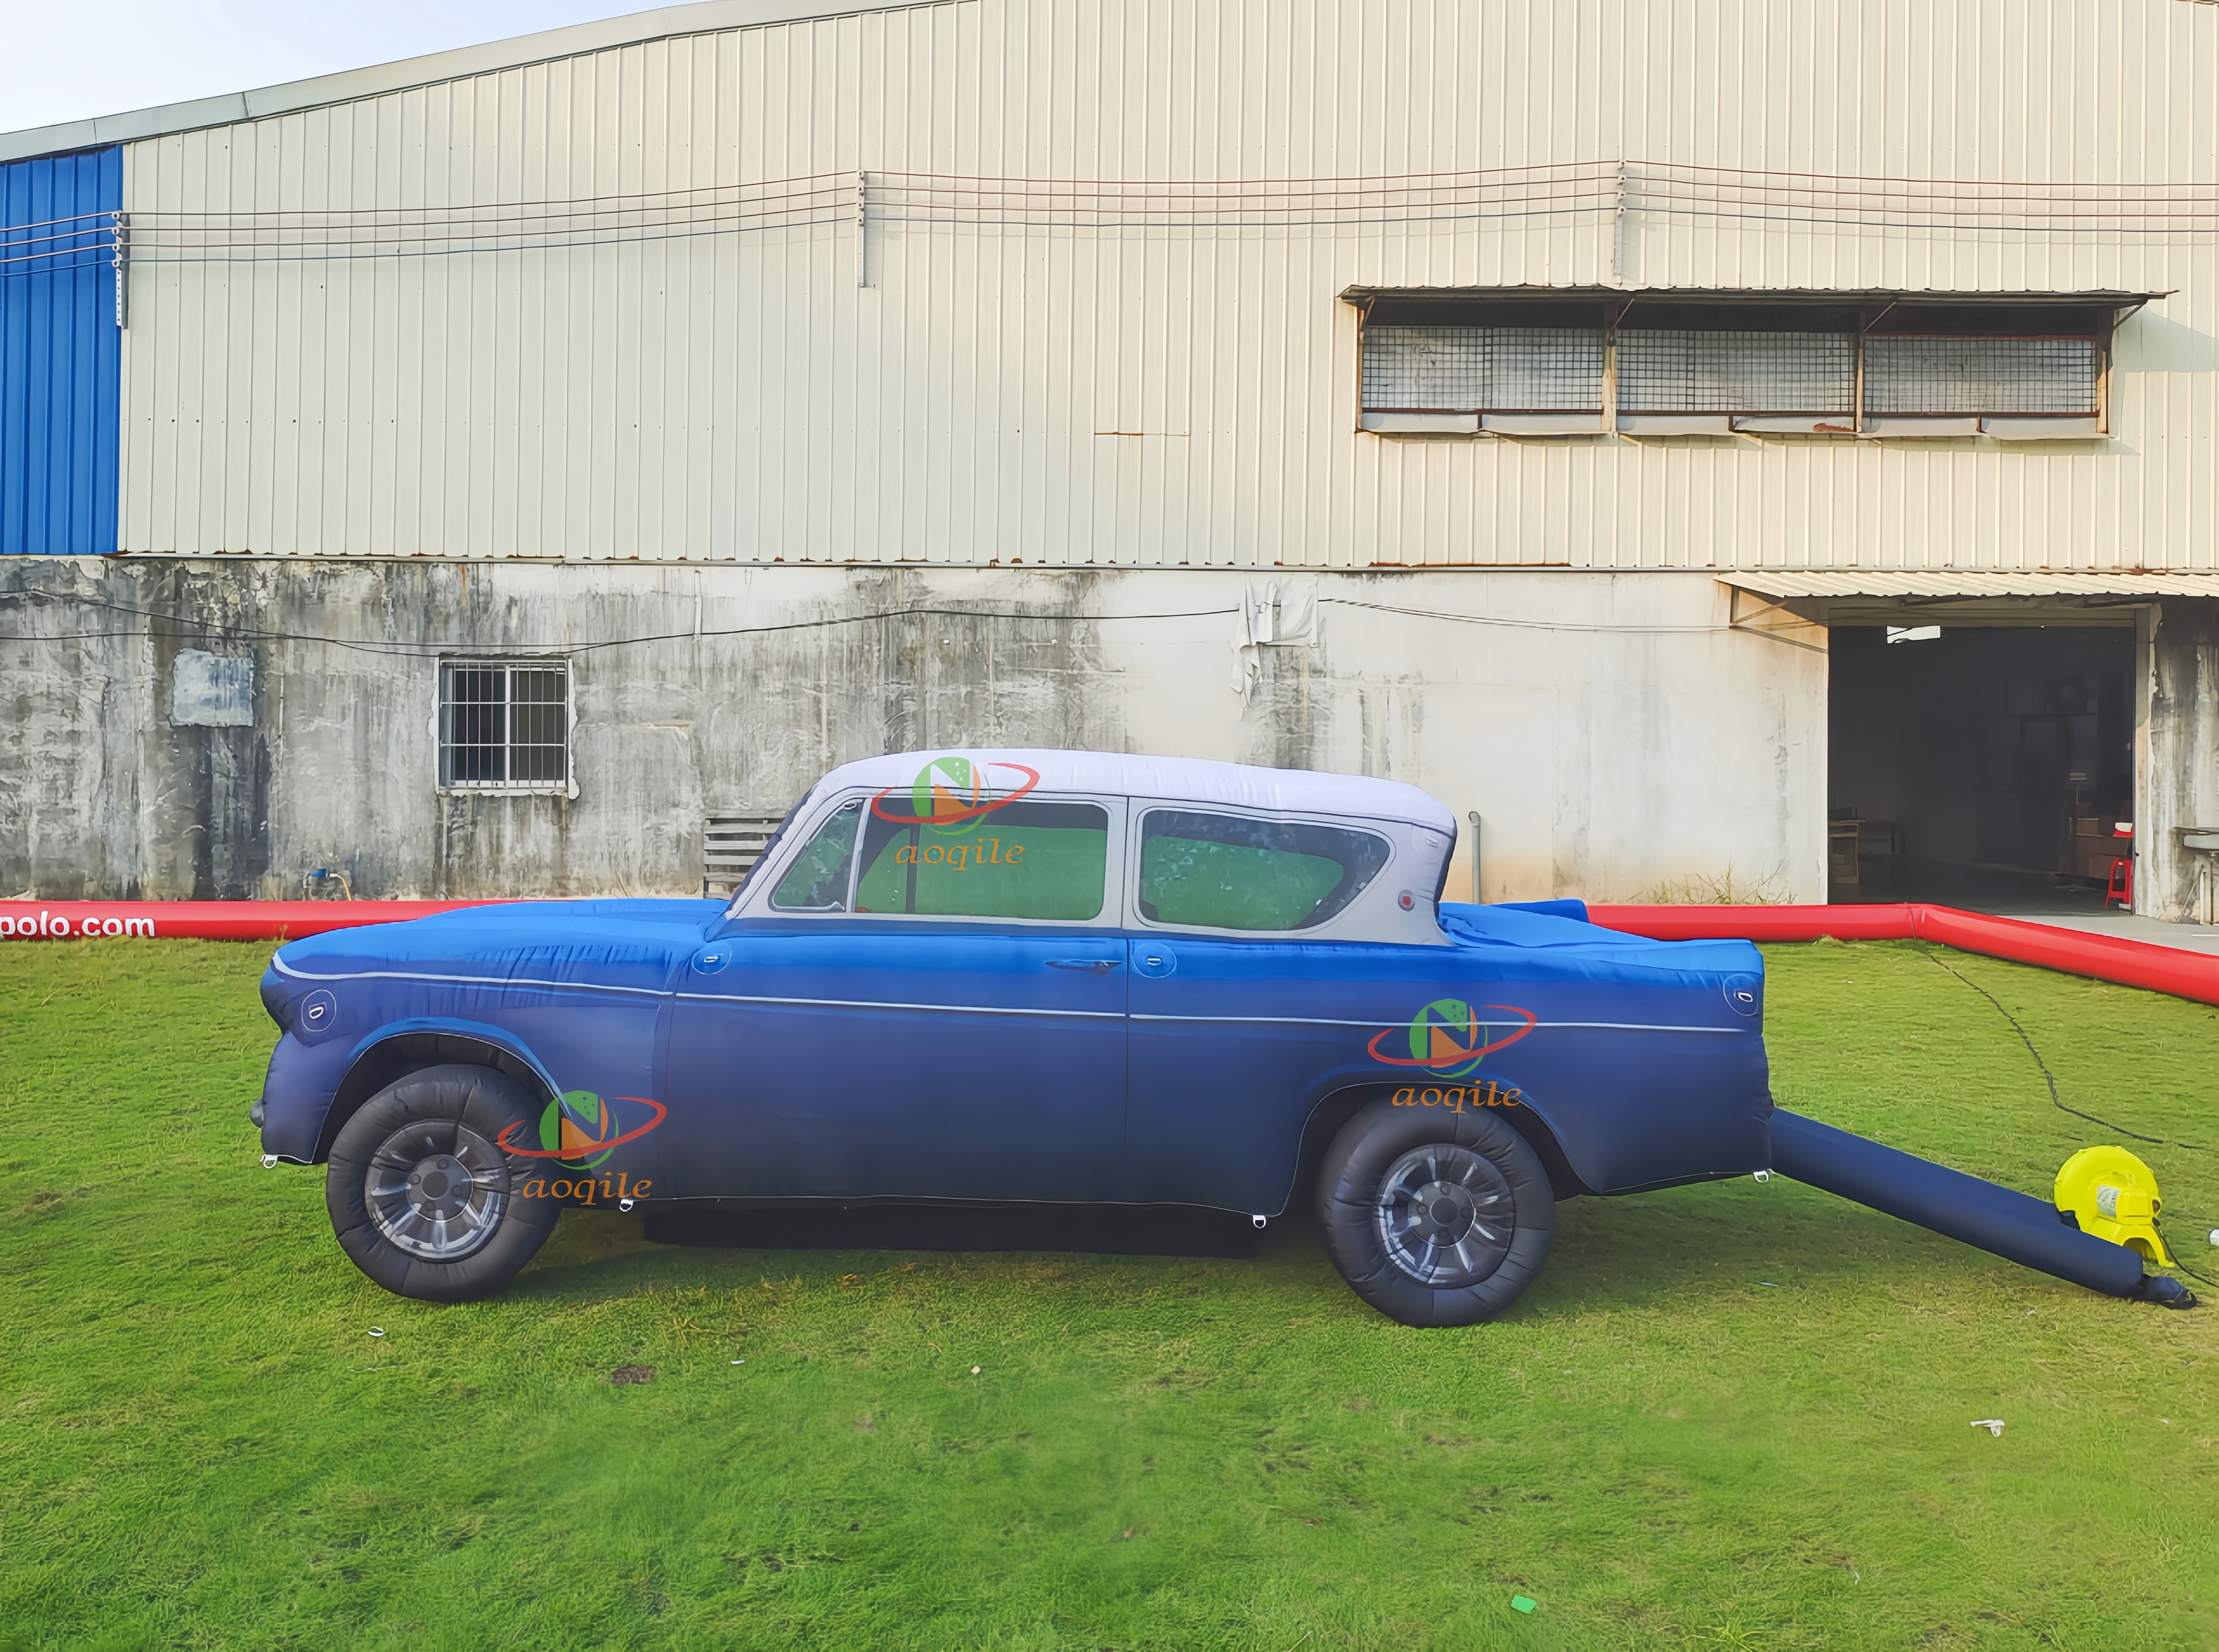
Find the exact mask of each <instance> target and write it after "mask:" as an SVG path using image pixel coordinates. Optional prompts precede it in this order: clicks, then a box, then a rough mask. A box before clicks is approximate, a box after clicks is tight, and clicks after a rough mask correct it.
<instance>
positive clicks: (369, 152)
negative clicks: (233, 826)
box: [121, 0, 2219, 569]
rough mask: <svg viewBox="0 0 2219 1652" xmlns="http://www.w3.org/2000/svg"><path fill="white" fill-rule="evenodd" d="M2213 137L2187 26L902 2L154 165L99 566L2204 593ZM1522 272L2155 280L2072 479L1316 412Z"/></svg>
mask: <svg viewBox="0 0 2219 1652" xmlns="http://www.w3.org/2000/svg"><path fill="white" fill-rule="evenodd" d="M2215 111H2219V8H2213V7H2209V6H2200V5H2185V4H2181V3H2179V0H2118V3H2116V4H2113V5H2109V6H2105V7H2102V8H2095V9H2091V8H2088V7H2085V6H2082V5H2076V4H2073V3H2070V0H1935V3H1932V4H1929V5H1924V6H1919V7H1915V8H1904V7H1888V6H1877V5H1875V6H1868V7H1855V8H1843V7H1837V8H1812V7H1806V6H1799V5H1795V4H1793V3H1789V0H1579V3H1571V4H1566V3H1562V0H1499V3H1489V4H1487V5H1484V6H1477V5H1472V4H1470V3H1465V0H1191V3H1178V4H1174V3H1171V0H1143V3H1119V0H946V3H938V4H928V5H919V6H911V7H905V8H890V9H880V10H867V11H862V12H860V13H857V14H855V15H850V16H839V17H830V18H821V19H805V20H799V21H794V22H782V23H774V24H769V25H766V26H761V27H749V28H724V29H720V30H718V31H716V32H712V33H705V34H694V35H682V36H677V37H674V38H668V39H663V40H651V41H645V42H642V43H639V44H635V45H627V46H609V47H602V48H600V49H596V50H594V51H590V52H584V53H577V54H575V55H570V56H565V57H557V58H554V59H550V60H547V61H544V62H538V63H533V64H529V65H522V66H518V67H513V68H504V69H500V70H498V71H488V72H482V73H469V74H463V75H460V76H459V77H458V78H452V79H448V80H444V81H438V82H435V83H433V84H426V85H420V86H415V87H413V88H409V89H404V90H394V91H390V92H384V93H381V94H379V95H376V96H365V97H361V98H357V99H355V100H353V101H351V102H339V103H333V104H329V105H326V106H321V107H314V108H306V109H295V110H292V111H290V112H287V113H284V114H282V115H272V116H270V117H269V118H266V119H263V120H258V121H239V122H238V123H236V124H233V125H228V126H217V127H208V128H206V129H203V130H198V131H191V132H183V133H177V134H169V135H164V136H159V137H154V138H149V139H146V140H141V141H138V142H134V143H133V144H131V145H130V146H128V150H127V154H128V166H127V179H126V193H127V201H126V205H127V207H128V208H130V210H131V212H132V214H133V219H134V238H136V237H138V236H139V235H140V234H141V233H142V232H141V231H140V225H142V224H143V225H144V226H145V229H144V231H143V234H144V236H145V237H146V244H145V245H144V247H143V250H141V251H140V252H139V253H138V255H137V257H136V261H135V262H134V268H133V274H132V277H131V279H132V294H133V300H134V325H133V326H132V328H131V330H130V333H129V336H128V338H127V343H126V346H125V364H124V384H125V390H124V396H125V412H124V418H123V436H122V446H123V456H122V472H123V485H122V518H123V519H122V526H121V542H122V543H123V544H124V546H125V547H126V548H127V549H129V550H149V551H195V552H215V551H226V552H236V551H253V552H269V553H275V554H283V555H331V554H345V555H377V556H442V557H478V556H494V557H507V556H555V557H562V558H566V559H615V560H625V559H630V558H634V557H637V558H641V559H646V560H663V559H677V558H684V559H689V560H692V559H701V560H717V561H721V560H735V561H743V562H779V561H782V562H789V563H791V562H830V563H846V562H924V563H951V564H973V565H1000V566H1004V567H1008V566H1015V565H1022V566H1025V567H1034V566H1039V565H1041V564H1049V565H1077V566H1087V565H1099V566H1153V567H1185V566H1216V567H1225V566H1244V567H1270V566H1274V565H1285V566H1309V567H1341V568H1346V567H1364V566H1371V565H1381V566H1403V565H1408V566H1431V567H1446V566H1460V565H1472V564H1494V565H1514V566H1516V565H1523V566H1574V567H1596V568H1627V569H1637V568H1754V567H1762V566H1775V567H1776V566H1787V567H1798V568H1827V567H1842V568H1850V567H1859V566H1886V567H1903V568H1942V567H1949V568H2068V567H2072V568H2105V567H2117V568H2131V567H2153V568H2155V567H2165V568H2207V567H2212V566H2215V565H2219V562H2215V557H2219V549H2215V547H2219V481H2216V480H2215V477H2216V476H2219V473H2216V472H2215V470H2214V468H2213V464H2212V461H2211V457H2210V448H2211V442H2210V432H2211V430H2212V428H2213V425H2214V421H2215V419H2219V372H2215V371H2214V370H2212V368H2213V362H2212V351H2213V348H2214V347H2213V345H2211V342H2210V341H2211V339H2212V338H2214V337H2215V336H2219V270H2215V268H2214V262H2215V255H2214V252H2213V250H2212V243H2213V241H2214V238H2215V231H2219V114H2215ZM859 212H860V217H861V223H862V232H861V237H860V246H859V237H858V233H857V223H858V217H859ZM859 253H860V257H859ZM859 276H861V281H860V283H859V280H858V277H859ZM1567 284H1585V285H1594V286H1601V287H1611V286H1617V287H1621V288H1625V289H1629V290H1633V289H1650V288H1656V287H1669V286H1694V287H1728V288H1737V289H1738V288H1778V289H1794V288H1806V289H1828V290H1837V291H1838V290H1845V289H1871V288H1888V289H1935V290H1948V291H1994V292H2010V291H2026V290H2046V291H2057V290H2089V289H2119V290H2128V291H2136V292H2163V293H2166V294H2167V295H2168V296H2166V297H2165V298H2164V299H2162V300H2160V301H2158V302H2156V303H2154V304H2152V305H2151V306H2150V307H2148V308H2147V309H2145V310H2143V311H2141V313H2139V314H2136V315H2135V316H2134V317H2132V318H2131V319H2130V320H2127V321H2126V322H2125V323H2124V325H2123V326H2122V328H2121V329H2120V331H2119V332H2118V334H2117V336H2116V339H2115V340H2114V341H2113V343H2112V346H2111V351H2110V373H2109V376H2108V385H2107V388H2106V394H2105V399H2104V408H2103V415H2104V419H2105V420H2106V422H2107V428H2108V432H2109V433H2108V435H2106V436H2104V437H2102V438H2091V439H2089V440H2087V441H2084V442H2077V443H2051V444H2034V445H2028V444H2017V445H2012V444H2001V443H1998V442H1996V441H1994V440H1992V439H1990V438H1987V437H1986V436H1979V435H1975V436H1970V437H1965V438H1946V439H1941V438H1905V439H1903V440H1901V441H1893V440H1890V439H1880V440H1860V439H1856V438H1849V437H1837V436H1828V435H1817V436H1812V435H1784V434H1779V433H1772V432H1759V433H1756V434H1753V435H1746V436H1742V437H1715V438H1714V437H1710V436H1701V435H1687V436H1666V437H1661V438H1648V437H1641V438H1637V439H1619V438H1617V437H1615V436H1613V435H1608V434H1591V435H1582V436H1576V437H1569V436H1568V437H1563V438H1556V437H1532V436H1530V435H1528V434H1526V433H1523V432H1521V433H1519V434H1515V435H1510V436H1496V435H1492V434H1484V433H1482V434H1477V435H1473V436H1469V437H1448V436H1442V435H1439V434H1425V433H1418V434H1400V433H1392V432H1389V433H1372V432H1361V431H1359V429H1358V424H1359V417H1358V409H1359V401H1360V396H1359V387H1358V373H1359V365H1360V364H1359V361H1358V347H1357V338H1358V316H1357V314H1356V312H1355V311H1354V310H1353V309H1352V307H1350V306H1349V305H1347V304H1346V303H1343V302H1342V301H1340V300H1339V296H1338V295H1339V294H1341V293H1342V292H1344V291H1345V290H1346V289H1350V288H1352V287H1359V288H1360V287H1372V288H1412V289H1430V288H1451V287H1453V288H1478V287H1494V286H1514V285H1541V286H1550V285H1567Z"/></svg>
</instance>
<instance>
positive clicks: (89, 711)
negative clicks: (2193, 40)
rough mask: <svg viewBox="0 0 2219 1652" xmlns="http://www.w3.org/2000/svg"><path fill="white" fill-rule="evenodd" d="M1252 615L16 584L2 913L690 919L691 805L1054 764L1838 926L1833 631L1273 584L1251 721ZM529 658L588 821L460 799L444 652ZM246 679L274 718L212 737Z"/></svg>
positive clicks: (1081, 574)
mask: <svg viewBox="0 0 2219 1652" xmlns="http://www.w3.org/2000/svg"><path fill="white" fill-rule="evenodd" d="M1268 589H1269V587H1268V584H1267V582H1266V581H1261V580H1258V579H1256V578H1253V577H1248V576H1244V575H1242V574H1238V573H1227V572H1203V571H1196V572H1190V573H1166V572H1154V573H1150V572H1132V571H1110V570H1101V571H1091V572H1089V571H1078V570H1072V571H1067V572H1047V571H1042V572H1038V573H1032V572H1023V573H1020V572H1014V571H1010V570H991V571H990V570H965V569H943V570H928V569H923V568H905V569H871V570H863V571H841V570H834V569H824V568H730V567H725V568H682V567H669V566H624V565H616V566H609V565H601V566H594V565H583V566H581V565H575V564H553V565H546V564H521V565H519V564H516V563H499V562H434V561H430V560H428V559H427V560H426V561H422V562H342V561H326V560H316V561H308V560H303V561H300V562H281V561H276V560H269V559H261V558H256V559H252V560H247V559H239V560H221V559H207V560H202V559H174V560H173V559H162V560H159V561H140V560H133V559H110V560H106V561H91V560H77V559H65V558H26V559H19V560H15V561H10V562H6V563H0V612H8V613H9V615H10V617H11V619H12V621H13V623H12V624H10V625H9V627H8V630H9V636H8V637H6V638H5V639H4V640H0V707H4V708H5V709H4V713H0V889H4V890H6V891H9V892H11V893H13V892H16V891H23V892H27V893H35V894H36V895H38V896H40V897H50V898H68V897H77V896H105V897H129V896H140V897H192V896H198V897H241V896H260V897H277V896H288V895H295V894H297V893H298V892H299V891H300V889H301V874H302V873H304V872H306V871H307V870H308V869H309V868H311V867H314V866H333V867H335V868H338V869H339V870H342V871H344V872H345V873H347V874H348V875H349V876H350V878H351V879H352V881H353V884H354V887H355V890H356V891H357V894H359V895H363V896H370V897H402V896H443V895H445V896H467V895H481V894H485V895H493V894H587V893H602V892H611V893H631V894H650V893H692V892H697V891H698V890H699V882H700V865H701V862H700V848H701V822H702V817H703V816H704V815H705V813H708V812H712V811H719V812H721V811H733V812H742V811H771V810H782V809H783V808H785V807H786V805H787V804H791V803H792V802H793V800H794V799H795V798H797V797H798V796H799V794H800V792H802V790H803V789H804V788H805V786H808V785H809V783H810V782H811V780H813V779H815V778H816V777H817V774H818V773H821V772H822V771H823V770H824V769H825V768H826V767H830V765H832V764H834V763H836V762H841V761H846V760H848V759H850V758H854V757H858V756H862V755H869V754H873V753H879V752H885V751H893V750H901V749H921V748H942V749H944V748H960V747H964V746H979V745H1038V746H1049V747H1055V746H1066V747H1077V748H1092V749H1100V750H1127V751H1145V752H1155V753H1163V754H1168V755H1192V756H1205V757H1216V758H1224V759H1230V760H1234V761H1246V762H1254V763H1264V764H1273V765H1281V766H1287V767H1307V768H1315V769H1327V770H1336V771H1341V772H1346V773H1365V774H1374V775H1381V776H1387V777H1390V778H1394V779H1404V780H1408V781H1412V782H1414V783H1415V784H1417V785H1420V786H1424V787H1425V788H1426V789H1427V790H1428V791H1430V792H1433V795H1435V796H1436V797H1438V798H1440V799H1441V800H1442V801H1443V802H1445V803H1446V804H1449V805H1450V806H1451V808H1453V809H1455V810H1457V812H1458V815H1459V817H1461V816H1463V815H1464V813H1465V811H1467V810H1478V811H1480V813H1481V814H1482V817H1484V821H1485V831H1484V850H1483V854H1484V877H1485V894H1486V897H1487V898H1489V899H1490V900H1499V899H1504V898H1532V897H1545V896H1551V895H1559V894H1570V895H1581V896H1586V897H1594V898H1621V899H1623V898H1638V897H1641V896H1643V895H1644V894H1646V893H1650V892H1652V891H1658V890H1660V889H1665V888H1668V887H1671V888H1675V889H1677V890H1681V891H1684V889H1685V887H1686V885H1687V884H1688V880H1690V879H1695V880H1704V879H1707V880H1718V879H1725V878H1727V877H1731V879H1733V881H1734V885H1735V886H1736V887H1737V889H1742V890H1750V889H1758V890H1762V891H1764V892H1767V893H1769V894H1771V895H1773V896H1775V897H1793V898H1795V899H1799V900H1812V899H1818V898H1821V897H1822V884H1821V879H1822V876H1823V854H1824V809H1823V802H1822V800H1823V799H1824V796H1825V773H1826V754H1825V743H1826V742H1825V688H1826V674H1825V667H1826V656H1825V654H1824V649H1823V642H1824V633H1823V632H1821V631H1817V630H1815V629H1814V628H1810V627H1793V628H1791V629H1790V630H1787V631H1785V632H1778V631H1775V632H1772V633H1762V632H1757V631H1752V630H1747V629H1742V630H1736V629H1732V628H1731V627H1730V626H1729V625H1728V623H1727V615H1728V608H1727V601H1728V598H1727V593H1726V591H1725V587H1723V586H1721V585H1719V584H1718V583H1717V582H1716V581H1714V580H1712V578H1710V577H1709V576H1707V575H1705V574H1664V573H1656V574H1589V573H1569V572H1554V573H1461V574H1458V573H1448V574H1393V573H1388V574H1324V575H1290V574H1284V573H1283V574H1280V575H1279V576H1278V579H1277V593H1278V596H1279V598H1280V606H1279V608H1278V613H1279V616H1280V622H1281V625H1282V628H1283V630H1284V628H1285V627H1287V626H1289V625H1291V624H1294V623H1295V622H1296V620H1297V619H1298V618H1299V615H1300V612H1301V611H1302V609H1303V608H1304V607H1305V606H1306V605H1307V602H1308V599H1309V598H1310V597H1311V596H1313V595H1315V597H1316V599H1317V605H1316V613H1317V615H1318V618H1317V622H1316V625H1315V632H1314V634H1313V636H1312V637H1311V638H1310V640H1308V641H1306V642H1301V643H1293V644H1289V645H1280V646H1271V647H1265V648H1260V649H1257V650H1256V651H1255V654H1254V656H1253V657H1254V661H1255V665H1256V673H1255V679H1254V682H1253V685H1252V689H1251V691H1250V692H1247V693H1246V694H1244V693H1243V692H1240V691H1238V690H1237V689H1236V688H1235V686H1234V684H1235V682H1236V680H1239V658H1238V656H1237V655H1236V654H1235V643H1236V640H1237V634H1236V624H1238V619H1237V611H1239V610H1240V608H1241V606H1242V605H1243V603H1244V601H1245V600H1253V599H1259V598H1262V597H1264V596H1265V595H1267V594H1268ZM856 616H876V617H874V618H855V617H856ZM828 621H830V622H836V623H826V622H828ZM1813 638H1815V639H1817V641H1816V643H1815V644H1814V643H1813ZM632 639H653V640H647V641H640V640H632ZM183 649H192V650H196V651H197V653H198V654H200V655H214V656H215V662H214V663H211V662H209V661H205V660H201V659H197V658H196V659H195V660H193V661H188V665H189V666H190V671H189V672H188V674H187V678H188V681H189V682H190V683H191V684H194V685H198V686H195V687H193V688H192V689H191V690H190V692H187V693H186V694H184V695H183V696H178V695H177V694H176V693H175V692H174V691H175V685H176V683H177V670H178V668H177V656H178V654H179V652H180V650H183ZM526 649H545V650H546V651H548V652H551V653H566V654H568V655H569V658H570V660H571V662H572V669H573V672H574V674H575V691H574V692H575V705H576V725H575V734H574V742H573V746H574V754H575V761H574V772H575V778H576V782H577V795H576V796H575V798H562V797H500V798H495V797H486V796H469V795H461V794H444V795H443V794H442V793H440V792H439V791H438V789H437V786H436V784H435V782H436V751H435V742H434V736H433V733H432V723H433V717H434V711H435V701H436V697H437V678H438V672H437V660H438V656H439V655H440V654H441V653H442V652H443V651H444V652H448V653H450V654H467V655H478V656H482V655H485V654H486V653H488V652H489V651H490V652H516V651H522V650H526ZM242 658H243V659H246V660H248V661H251V666H247V667H233V666H225V665H223V664H221V662H222V661H227V660H237V659H242ZM248 670H251V672H252V686H251V696H250V697H251V716H252V722H251V724H239V723H237V722H236V721H235V720H231V721H227V719H233V718H235V717H236V716H237V715H245V714H246V713H243V712H235V711H233V710H232V709H228V708H230V707H232V706H233V704H234V701H233V700H227V699H225V698H224V696H225V695H227V694H234V695H235V693H236V690H237V686H238V683H239V674H240V673H242V672H245V671H248ZM210 682H214V683H215V684H216V687H215V688H214V689H210V688H209V687H208V686H207V685H208V684H209V683H210ZM226 685H228V686H226ZM211 708H213V709H211ZM181 718H182V719H185V720H183V721H181V720H180V719H181ZM192 719H198V720H192ZM1469 847H1470V846H1469V842H1468V841H1467V842H1466V843H1465V844H1464V845H1463V846H1461V847H1460V848H1459V851H1458V860H1457V862H1456V865H1455V866H1454V867H1453V869H1452V871H1451V879H1450V891H1451V894H1452V895H1453V896H1456V897H1463V898H1468V895H1469V891H1470V877H1471V873H1470V861H1469V858H1468V856H1469Z"/></svg>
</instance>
